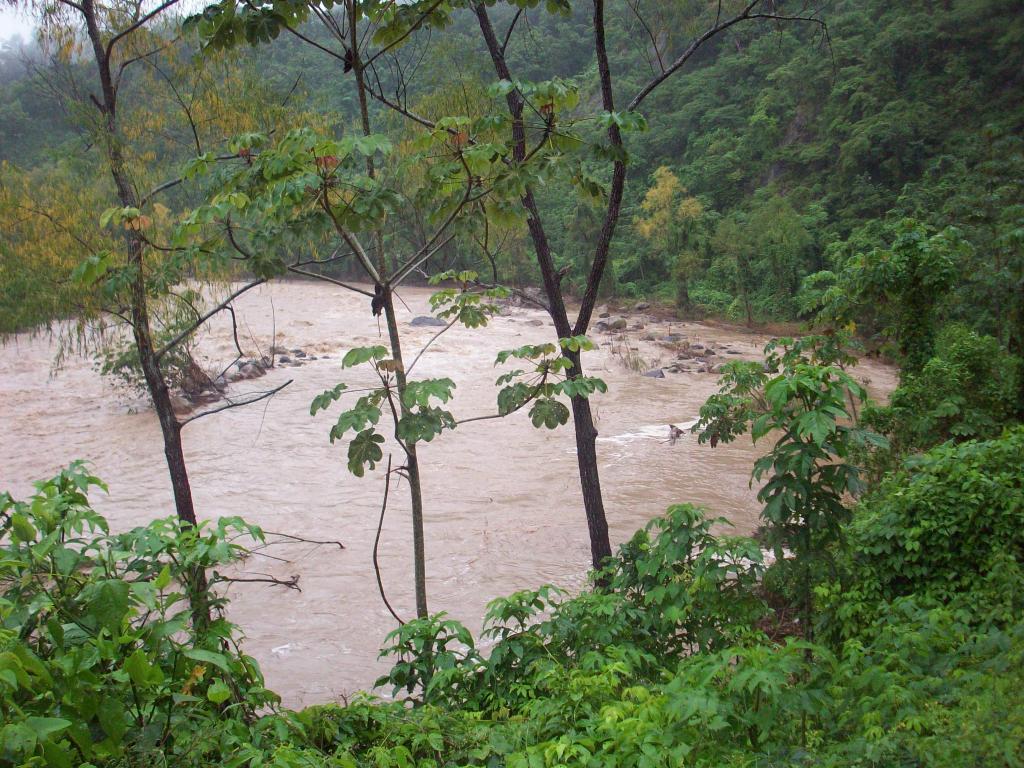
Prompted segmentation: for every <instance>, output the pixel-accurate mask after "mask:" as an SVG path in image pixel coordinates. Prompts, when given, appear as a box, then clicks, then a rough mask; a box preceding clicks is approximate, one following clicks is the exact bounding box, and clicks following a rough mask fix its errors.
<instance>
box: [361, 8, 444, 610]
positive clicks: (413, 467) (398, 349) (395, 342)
mask: <svg viewBox="0 0 1024 768" xmlns="http://www.w3.org/2000/svg"><path fill="white" fill-rule="evenodd" d="M357 4H358V3H357V0H348V2H347V3H346V12H347V13H348V21H349V29H348V34H349V44H350V48H349V50H350V51H351V63H352V71H353V74H354V75H355V80H356V94H357V96H358V98H359V119H360V127H361V128H362V131H363V135H364V136H369V135H370V111H369V108H368V105H367V99H366V82H365V79H364V77H365V73H364V71H363V61H362V58H361V56H360V51H359V30H358V27H357V24H356V6H357ZM366 173H367V175H368V176H369V177H370V178H371V179H372V178H375V177H376V169H375V168H374V164H373V157H372V156H367V158H366ZM375 234H376V239H377V262H378V266H377V268H378V270H379V271H380V275H381V278H382V279H383V280H384V281H385V282H386V281H387V279H388V278H387V269H388V264H387V259H386V256H385V254H384V243H383V237H382V235H381V233H380V231H377V232H376V233H375ZM391 266H392V270H393V273H394V272H395V271H397V262H396V261H395V260H393V261H392V265H391ZM375 287H376V288H377V289H383V297H382V298H383V300H384V318H385V320H386V321H387V326H388V339H389V341H390V344H391V357H392V359H393V360H394V361H395V381H396V385H397V389H398V407H399V415H400V416H404V415H406V414H407V413H408V411H409V409H408V408H407V407H406V405H405V403H404V402H403V396H404V395H405V384H406V378H405V363H404V362H403V360H402V341H401V337H400V335H399V332H398V319H397V317H396V316H395V302H394V293H393V292H392V290H391V287H390V286H389V285H383V286H381V285H378V286H375ZM397 430H398V422H397V420H396V422H395V439H396V440H398V441H399V443H401V444H402V447H403V448H404V450H405V470H406V474H407V475H408V480H409V500H410V503H411V506H412V555H413V557H412V561H413V582H414V585H415V589H416V615H417V616H418V617H419V618H421V619H425V618H426V617H427V615H428V612H427V575H426V561H427V558H426V547H425V543H424V533H423V491H422V484H421V482H420V465H419V459H418V458H417V456H416V443H414V442H410V443H408V444H406V443H403V442H402V441H401V439H399V437H398V431H397Z"/></svg>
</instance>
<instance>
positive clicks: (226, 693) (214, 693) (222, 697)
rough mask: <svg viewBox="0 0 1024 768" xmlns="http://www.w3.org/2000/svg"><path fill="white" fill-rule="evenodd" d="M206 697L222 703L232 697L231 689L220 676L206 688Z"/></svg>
mask: <svg viewBox="0 0 1024 768" xmlns="http://www.w3.org/2000/svg"><path fill="white" fill-rule="evenodd" d="M206 698H208V699H209V700H210V701H212V702H213V703H214V704H222V703H224V702H225V701H227V700H228V699H230V698H231V689H230V688H228V687H227V685H225V684H224V681H223V680H220V679H219V678H218V679H217V680H214V681H213V684H212V685H211V686H210V687H209V688H207V689H206Z"/></svg>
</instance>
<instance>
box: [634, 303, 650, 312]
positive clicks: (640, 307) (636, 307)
mask: <svg viewBox="0 0 1024 768" xmlns="http://www.w3.org/2000/svg"><path fill="white" fill-rule="evenodd" d="M650 308H651V305H650V303H649V302H646V301H638V302H637V303H636V304H634V305H633V311H634V312H643V311H644V310H645V309H650Z"/></svg>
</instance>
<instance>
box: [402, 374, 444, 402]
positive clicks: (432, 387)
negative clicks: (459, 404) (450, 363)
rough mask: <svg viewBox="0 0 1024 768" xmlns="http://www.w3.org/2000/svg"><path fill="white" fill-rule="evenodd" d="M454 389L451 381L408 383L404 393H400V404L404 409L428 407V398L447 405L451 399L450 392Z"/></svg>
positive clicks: (434, 380) (429, 380) (432, 380)
mask: <svg viewBox="0 0 1024 768" xmlns="http://www.w3.org/2000/svg"><path fill="white" fill-rule="evenodd" d="M453 389H455V382H454V381H452V380H451V379H447V378H445V379H424V380H423V381H410V382H408V383H407V384H406V387H405V392H403V393H402V403H403V404H404V405H405V407H406V408H415V407H416V406H417V405H418V406H420V407H421V408H428V407H430V398H435V399H437V400H440V401H441V402H442V403H447V402H448V401H449V400H451V399H452V390H453Z"/></svg>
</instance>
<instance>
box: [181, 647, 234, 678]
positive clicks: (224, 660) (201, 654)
mask: <svg viewBox="0 0 1024 768" xmlns="http://www.w3.org/2000/svg"><path fill="white" fill-rule="evenodd" d="M185 656H186V657H187V658H189V659H192V660H193V661H201V662H203V663H204V664H213V666H215V667H217V668H218V669H221V670H223V671H225V672H230V671H231V669H230V667H229V666H228V657H227V656H225V655H224V654H223V653H217V652H216V651H207V650H205V649H204V648H189V649H188V650H187V651H185Z"/></svg>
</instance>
